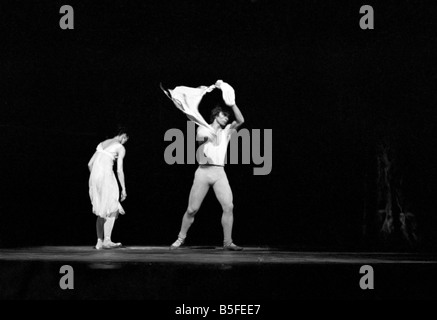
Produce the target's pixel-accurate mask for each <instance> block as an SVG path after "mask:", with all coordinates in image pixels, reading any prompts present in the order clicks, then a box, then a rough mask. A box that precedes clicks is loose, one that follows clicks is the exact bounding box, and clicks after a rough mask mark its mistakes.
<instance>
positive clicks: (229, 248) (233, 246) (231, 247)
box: [223, 242, 243, 251]
mask: <svg viewBox="0 0 437 320" xmlns="http://www.w3.org/2000/svg"><path fill="white" fill-rule="evenodd" d="M223 250H225V251H242V250H243V248H242V247H239V246H237V245H236V244H234V243H233V242H232V243H231V244H225V245H224V246H223Z"/></svg>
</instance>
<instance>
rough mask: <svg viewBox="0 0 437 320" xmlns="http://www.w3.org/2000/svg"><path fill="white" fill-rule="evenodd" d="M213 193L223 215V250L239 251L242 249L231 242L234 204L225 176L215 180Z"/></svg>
mask: <svg viewBox="0 0 437 320" xmlns="http://www.w3.org/2000/svg"><path fill="white" fill-rule="evenodd" d="M213 188H214V192H215V195H216V197H217V200H218V201H219V202H220V204H221V206H222V209H223V214H222V226H223V248H224V249H226V250H234V251H240V250H243V248H241V247H239V246H237V245H235V244H234V243H233V242H232V227H233V224H234V213H233V210H234V204H233V196H232V190H231V187H230V185H229V181H228V178H227V177H226V175H225V176H224V177H223V178H221V179H219V180H217V181H216V182H215V183H214V185H213Z"/></svg>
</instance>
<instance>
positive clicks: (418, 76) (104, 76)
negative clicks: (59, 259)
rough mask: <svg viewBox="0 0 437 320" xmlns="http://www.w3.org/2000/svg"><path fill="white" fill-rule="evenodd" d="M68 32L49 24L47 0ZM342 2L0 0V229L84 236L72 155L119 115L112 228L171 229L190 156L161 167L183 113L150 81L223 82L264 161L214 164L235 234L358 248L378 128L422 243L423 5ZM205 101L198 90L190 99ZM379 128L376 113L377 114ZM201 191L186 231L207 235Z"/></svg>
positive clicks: (430, 162) (83, 159)
mask: <svg viewBox="0 0 437 320" xmlns="http://www.w3.org/2000/svg"><path fill="white" fill-rule="evenodd" d="M64 4H69V5H71V6H72V7H73V9H74V30H62V29H61V28H60V27H59V19H60V18H61V16H62V15H61V14H60V13H59V9H60V7H61V6H62V5H64ZM363 4H364V3H360V2H354V1H343V2H335V3H330V2H326V1H300V0H299V1H266V0H252V1H250V0H236V1H179V2H176V1H172V2H169V1H92V2H89V1H69V2H67V3H64V2H60V1H38V2H34V1H5V2H2V3H1V4H0V6H1V10H0V12H1V15H2V16H1V18H0V21H1V24H2V28H1V29H2V43H3V44H2V50H1V53H0V54H1V77H0V79H1V89H0V90H1V91H2V93H1V95H0V105H1V110H2V112H1V118H0V125H1V127H0V128H1V147H2V148H1V149H2V156H1V161H2V172H3V173H2V175H3V177H4V178H3V179H2V182H3V185H4V187H5V189H6V191H4V192H3V194H2V209H1V211H0V217H1V220H0V244H1V245H3V246H15V245H17V246H22V245H43V244H47V245H87V244H89V245H93V244H94V242H95V227H94V226H95V225H94V223H95V218H94V216H93V215H92V213H91V205H90V202H89V198H88V169H87V163H88V160H89V158H90V157H91V155H92V153H93V152H94V149H95V147H96V145H97V144H98V143H99V142H100V141H101V140H103V139H105V138H106V137H108V136H110V135H111V132H112V130H113V129H114V128H115V127H116V126H117V125H118V124H120V123H121V124H124V125H126V126H127V127H128V128H129V134H130V140H129V141H128V142H127V144H126V149H127V155H126V159H125V174H126V185H127V191H128V198H127V200H126V202H124V207H125V209H126V211H127V214H126V215H125V216H122V217H121V218H120V219H118V220H117V222H116V225H115V228H114V233H113V239H114V240H115V241H122V242H123V243H124V244H126V245H169V244H170V243H171V242H173V241H174V240H175V237H176V235H177V232H178V231H179V226H180V222H181V218H182V215H183V212H184V210H185V209H186V206H187V199H188V193H189V189H190V187H191V183H192V180H193V174H194V171H195V169H196V165H193V164H185V165H173V166H170V165H167V164H166V163H165V161H164V150H165V148H166V147H167V146H168V145H169V144H170V143H169V142H166V141H164V134H165V132H166V131H167V130H168V129H171V128H178V129H180V130H185V128H186V117H185V116H184V115H183V114H182V113H181V112H180V111H179V110H177V109H176V108H175V107H174V106H173V104H172V103H171V101H170V100H168V99H167V98H166V97H165V95H164V94H163V93H162V91H160V89H159V83H160V82H162V83H164V84H165V85H166V86H168V87H174V86H176V85H187V86H199V85H211V84H213V83H214V82H215V81H216V80H217V79H223V80H224V81H226V82H228V83H230V84H231V85H232V86H233V87H234V89H235V91H236V97H237V104H238V106H239V107H240V109H241V111H242V112H243V114H244V116H245V119H246V123H245V124H244V128H246V129H249V130H252V129H261V130H264V129H272V132H273V154H272V157H273V167H272V171H271V173H270V174H269V175H265V176H254V175H253V167H254V165H253V164H251V165H228V166H227V168H226V171H227V172H228V177H229V180H230V183H231V187H232V189H233V192H234V204H235V210H234V215H235V223H234V240H235V242H236V243H237V244H241V245H256V246H287V247H292V248H296V249H301V248H319V249H322V248H327V249H333V248H335V249H345V250H349V249H360V248H365V246H364V247H363V238H362V227H363V210H364V204H365V202H366V190H365V186H366V185H365V182H366V176H368V172H369V167H370V168H371V167H372V165H373V164H374V161H373V158H372V157H373V154H372V150H373V146H374V144H375V141H377V139H378V137H379V134H380V132H381V131H384V130H390V132H391V133H392V134H393V135H394V136H396V137H397V139H398V141H401V143H400V146H401V147H400V150H401V154H402V157H401V158H402V160H403V161H404V163H406V164H407V165H406V168H407V171H406V176H407V181H408V190H409V197H411V198H412V199H414V201H413V202H414V204H415V206H414V208H413V211H414V213H415V214H416V216H417V218H418V222H419V227H420V232H421V234H422V238H423V239H424V240H423V241H424V245H425V246H427V247H428V248H431V249H433V248H435V247H436V244H437V240H436V238H437V237H436V235H435V234H436V233H435V232H434V230H435V226H436V218H435V217H434V212H435V209H434V208H435V193H436V191H437V188H436V183H435V177H436V165H435V163H437V162H436V156H435V152H434V148H435V143H434V142H435V136H436V129H435V122H436V111H435V108H436V102H437V90H436V83H437V81H436V80H437V78H436V65H435V56H436V53H437V50H436V49H437V46H436V44H437V37H436V34H435V30H436V28H435V27H436V26H435V16H436V15H435V14H436V10H435V7H434V6H432V5H430V4H425V3H423V2H422V3H413V2H410V1H384V4H380V3H379V2H378V3H377V4H376V3H375V4H373V9H374V11H375V29H374V30H361V29H360V27H359V20H360V18H361V16H362V15H361V14H360V13H359V9H360V7H361V6H362V5H363ZM208 107H209V106H208V105H207V103H203V104H202V106H201V110H202V112H207V110H208ZM387 128H389V129H387ZM220 216H221V209H220V206H219V204H218V202H217V201H216V200H215V197H214V194H213V192H212V191H210V193H209V194H208V196H207V198H206V199H205V202H204V204H203V206H202V208H201V210H200V212H199V213H198V215H197V218H196V222H195V224H194V225H193V227H192V228H191V230H190V234H189V239H190V242H189V243H190V244H192V245H219V244H220V243H221V241H222V229H221V225H220Z"/></svg>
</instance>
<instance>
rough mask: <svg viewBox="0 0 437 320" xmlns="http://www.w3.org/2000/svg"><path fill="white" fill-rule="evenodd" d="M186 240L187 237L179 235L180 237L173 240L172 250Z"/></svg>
mask: <svg viewBox="0 0 437 320" xmlns="http://www.w3.org/2000/svg"><path fill="white" fill-rule="evenodd" d="M184 242H185V238H181V237H178V239H177V240H176V241H175V242H173V244H172V245H171V246H170V250H174V249H179V248H180V247H181V246H182V245H183V244H184Z"/></svg>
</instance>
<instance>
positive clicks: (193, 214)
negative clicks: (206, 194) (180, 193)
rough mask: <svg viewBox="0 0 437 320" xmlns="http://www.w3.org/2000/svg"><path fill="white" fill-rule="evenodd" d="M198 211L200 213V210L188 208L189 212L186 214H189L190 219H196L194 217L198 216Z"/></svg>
mask: <svg viewBox="0 0 437 320" xmlns="http://www.w3.org/2000/svg"><path fill="white" fill-rule="evenodd" d="M197 211H199V208H196V207H192V206H189V207H188V208H187V212H186V214H187V216H189V217H194V216H195V215H196V213H197Z"/></svg>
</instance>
